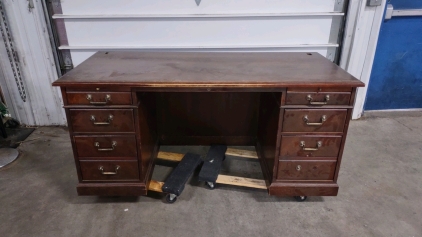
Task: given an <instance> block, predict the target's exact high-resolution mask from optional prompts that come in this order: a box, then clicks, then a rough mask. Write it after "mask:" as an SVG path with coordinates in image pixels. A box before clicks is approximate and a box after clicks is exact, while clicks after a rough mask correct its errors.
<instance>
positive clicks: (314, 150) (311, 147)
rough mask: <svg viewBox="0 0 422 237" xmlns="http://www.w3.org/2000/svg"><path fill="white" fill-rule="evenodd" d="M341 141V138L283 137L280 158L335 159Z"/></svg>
mask: <svg viewBox="0 0 422 237" xmlns="http://www.w3.org/2000/svg"><path fill="white" fill-rule="evenodd" d="M341 139H342V137H341V136H283V137H282V139H281V148H280V149H281V150H280V156H281V158H283V157H284V158H286V157H337V155H338V152H339V150H340V146H341ZM288 159H290V158H288Z"/></svg>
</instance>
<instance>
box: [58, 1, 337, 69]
mask: <svg viewBox="0 0 422 237" xmlns="http://www.w3.org/2000/svg"><path fill="white" fill-rule="evenodd" d="M197 2H200V3H199V5H197ZM61 7H62V12H63V14H55V15H54V16H53V18H54V19H64V25H65V29H66V32H67V43H68V44H63V45H60V47H59V49H61V50H70V52H71V56H72V60H73V64H74V66H77V65H78V64H80V63H81V62H83V61H84V60H85V59H87V58H88V57H89V56H91V55H92V54H94V53H95V52H97V51H99V50H122V49H123V50H173V51H305V52H318V53H320V54H322V55H323V56H326V57H327V58H329V59H331V60H335V58H336V52H337V53H338V50H337V49H338V48H339V43H338V42H339V41H338V36H339V29H340V28H341V26H342V22H343V18H344V12H343V9H344V0H295V1H292V0H202V1H200V0H154V1H151V0H119V1H115V0H89V1H87V0H71V1H70V0H65V1H63V0H62V1H61Z"/></svg>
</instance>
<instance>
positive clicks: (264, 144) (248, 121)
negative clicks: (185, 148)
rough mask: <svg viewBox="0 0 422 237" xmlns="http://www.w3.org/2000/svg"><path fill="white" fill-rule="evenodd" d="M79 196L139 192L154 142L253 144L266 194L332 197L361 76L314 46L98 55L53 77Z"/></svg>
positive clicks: (154, 150) (146, 180) (155, 148)
mask: <svg viewBox="0 0 422 237" xmlns="http://www.w3.org/2000/svg"><path fill="white" fill-rule="evenodd" d="M53 86H60V87H61V90H62V94H63V101H64V108H65V110H66V114H67V120H68V124H69V131H70V136H71V141H72V147H73V153H74V158H75V164H76V168H77V171H78V177H79V185H78V187H77V190H78V194H79V195H101V196H102V195H113V196H119V195H145V194H146V193H147V190H148V184H149V180H150V177H151V174H152V172H153V169H154V159H155V158H156V156H157V152H158V150H159V147H160V145H210V144H226V145H252V146H256V151H257V154H258V157H259V160H260V164H261V167H262V172H263V174H264V177H265V179H266V182H267V187H268V191H269V194H270V195H279V196H327V195H337V192H338V185H337V177H338V173H339V169H340V163H341V157H342V153H343V148H344V144H345V140H346V135H347V129H348V125H349V120H350V117H351V114H352V109H353V104H354V99H355V92H356V87H361V86H364V84H363V83H362V82H360V81H359V80H357V79H356V78H354V77H353V76H351V75H350V74H348V73H347V72H345V71H344V70H343V69H341V68H340V67H338V66H337V65H335V64H333V63H331V62H330V61H328V60H327V59H325V58H324V57H323V56H321V55H319V54H317V53H170V52H169V53H165V52H151V53H141V52H98V53H96V54H95V55H93V56H92V57H90V58H89V59H87V60H86V61H85V62H83V63H82V64H80V65H79V66H77V67H76V68H75V69H73V70H72V71H70V72H69V73H67V74H66V75H64V76H63V77H62V78H60V79H58V80H57V81H55V82H54V83H53Z"/></svg>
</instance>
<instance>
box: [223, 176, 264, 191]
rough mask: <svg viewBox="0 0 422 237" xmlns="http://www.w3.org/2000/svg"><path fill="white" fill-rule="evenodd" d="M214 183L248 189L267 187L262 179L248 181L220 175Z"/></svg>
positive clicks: (248, 179) (247, 179)
mask: <svg viewBox="0 0 422 237" xmlns="http://www.w3.org/2000/svg"><path fill="white" fill-rule="evenodd" d="M216 183H218V184H228V185H235V186H242V187H249V188H258V189H267V185H266V184H265V180H263V179H250V178H243V177H237V176H229V175H222V174H220V175H218V178H217V181H216Z"/></svg>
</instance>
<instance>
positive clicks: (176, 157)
mask: <svg viewBox="0 0 422 237" xmlns="http://www.w3.org/2000/svg"><path fill="white" fill-rule="evenodd" d="M226 155H227V156H238V157H243V158H250V159H258V156H257V155H256V151H248V150H241V149H235V148H227V151H226ZM183 156H184V154H180V153H173V152H165V151H160V152H158V155H157V158H158V159H161V160H167V161H175V162H179V161H181V160H182V159H183Z"/></svg>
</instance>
